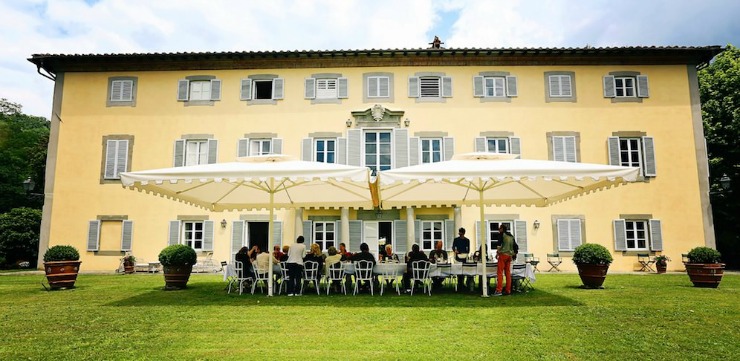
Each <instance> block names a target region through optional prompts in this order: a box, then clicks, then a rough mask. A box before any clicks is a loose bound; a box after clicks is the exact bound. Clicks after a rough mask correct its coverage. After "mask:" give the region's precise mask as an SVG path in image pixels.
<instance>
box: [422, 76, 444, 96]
mask: <svg viewBox="0 0 740 361" xmlns="http://www.w3.org/2000/svg"><path fill="white" fill-rule="evenodd" d="M441 87H442V79H441V78H439V77H421V78H419V97H421V98H439V97H440V96H441V94H442V90H441Z"/></svg>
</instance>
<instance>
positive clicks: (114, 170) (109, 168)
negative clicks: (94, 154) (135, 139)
mask: <svg viewBox="0 0 740 361" xmlns="http://www.w3.org/2000/svg"><path fill="white" fill-rule="evenodd" d="M128 142H129V141H128V139H119V140H108V141H106V151H105V175H104V178H105V179H120V178H121V176H120V173H121V172H126V171H128V160H129V159H128Z"/></svg>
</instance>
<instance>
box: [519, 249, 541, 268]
mask: <svg viewBox="0 0 740 361" xmlns="http://www.w3.org/2000/svg"><path fill="white" fill-rule="evenodd" d="M522 256H523V257H524V263H529V264H531V265H532V272H537V271H539V270H538V269H537V265H538V264H540V259H539V257H535V256H534V254H532V253H523V254H522Z"/></svg>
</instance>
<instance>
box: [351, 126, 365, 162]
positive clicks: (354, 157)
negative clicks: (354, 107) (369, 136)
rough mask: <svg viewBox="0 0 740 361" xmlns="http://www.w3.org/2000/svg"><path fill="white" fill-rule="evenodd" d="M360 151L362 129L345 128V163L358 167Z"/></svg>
mask: <svg viewBox="0 0 740 361" xmlns="http://www.w3.org/2000/svg"><path fill="white" fill-rule="evenodd" d="M363 153H364V152H363V151H362V130H360V129H349V130H347V165H353V166H357V167H359V166H360V164H361V155H362V154H363Z"/></svg>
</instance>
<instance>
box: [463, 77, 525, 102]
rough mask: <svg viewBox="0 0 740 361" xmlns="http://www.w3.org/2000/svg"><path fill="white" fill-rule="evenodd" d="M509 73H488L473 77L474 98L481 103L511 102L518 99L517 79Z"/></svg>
mask: <svg viewBox="0 0 740 361" xmlns="http://www.w3.org/2000/svg"><path fill="white" fill-rule="evenodd" d="M509 74H510V73H509V72H502V71H487V72H481V73H479V75H478V76H474V77H473V96H474V97H477V98H483V99H482V100H481V101H510V100H509V99H508V98H511V97H516V96H517V95H518V94H517V88H518V87H517V78H516V76H512V75H509Z"/></svg>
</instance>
